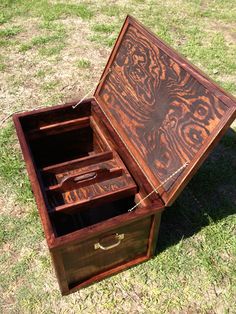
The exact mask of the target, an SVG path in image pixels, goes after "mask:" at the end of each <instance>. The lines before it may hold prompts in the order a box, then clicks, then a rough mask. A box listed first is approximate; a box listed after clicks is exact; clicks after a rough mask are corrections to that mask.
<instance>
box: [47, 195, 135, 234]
mask: <svg viewBox="0 0 236 314" xmlns="http://www.w3.org/2000/svg"><path fill="white" fill-rule="evenodd" d="M134 205H135V201H134V196H131V197H126V198H123V199H120V200H117V201H114V202H110V203H107V204H103V205H101V206H97V207H94V208H87V209H86V210H84V211H82V212H79V213H73V214H65V213H52V214H51V215H50V218H51V222H52V225H53V228H54V231H55V234H56V236H57V237H59V236H62V235H66V234H68V233H71V232H73V231H76V230H79V229H82V228H85V227H88V226H91V225H94V224H96V223H99V222H101V221H104V220H107V219H109V218H112V217H115V216H118V215H121V214H124V213H126V212H128V210H129V209H130V208H132V207H133V206H134Z"/></svg>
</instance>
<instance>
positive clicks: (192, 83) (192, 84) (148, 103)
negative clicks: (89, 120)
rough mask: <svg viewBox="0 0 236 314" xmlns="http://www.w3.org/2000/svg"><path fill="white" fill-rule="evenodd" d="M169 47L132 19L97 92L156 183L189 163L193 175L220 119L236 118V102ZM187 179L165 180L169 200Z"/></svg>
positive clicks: (217, 127) (110, 115)
mask: <svg viewBox="0 0 236 314" xmlns="http://www.w3.org/2000/svg"><path fill="white" fill-rule="evenodd" d="M163 46H164V44H163V42H161V41H159V39H157V38H156V37H154V36H153V35H152V34H151V33H148V32H147V31H146V29H145V28H144V27H142V26H141V25H139V24H138V23H137V22H135V21H134V20H133V19H132V18H130V17H129V18H128V19H127V20H126V23H125V24H124V26H123V29H122V31H121V34H120V37H119V38H118V40H117V44H116V45H115V47H114V50H113V52H112V55H111V57H110V59H109V62H108V64H107V67H106V70H105V71H104V75H106V71H107V70H108V69H110V70H111V71H110V72H109V74H108V75H107V76H106V78H105V79H104V80H102V82H101V83H100V85H99V87H98V88H97V90H96V93H95V97H96V99H97V101H98V103H99V105H100V106H101V107H102V109H103V111H104V113H105V114H106V115H107V117H108V118H109V121H110V122H111V123H112V124H113V126H114V128H115V129H116V130H117V133H119V134H120V136H121V138H122V140H123V141H124V142H125V143H126V145H127V146H128V147H129V151H130V152H131V153H132V154H133V156H135V159H136V161H137V163H138V164H139V166H140V167H141V168H142V169H143V171H144V172H145V174H146V176H147V177H148V179H149V180H150V181H151V182H152V184H153V185H154V186H158V185H159V184H160V183H161V182H164V181H165V180H166V179H168V178H169V177H170V176H171V175H172V174H173V173H174V172H175V171H177V170H178V169H179V168H180V167H181V166H183V165H184V164H185V163H186V162H188V163H189V167H186V169H185V171H184V170H182V173H183V174H184V175H185V176H186V178H187V175H188V174H190V172H191V170H192V169H191V167H192V165H195V166H196V163H195V162H196V159H197V160H200V159H201V156H202V155H203V154H204V152H205V150H207V149H208V146H210V141H209V139H214V137H216V136H217V135H218V129H219V128H222V125H221V123H220V122H222V121H224V123H227V120H229V119H230V120H231V121H232V119H233V117H232V115H233V113H234V115H235V108H234V110H233V111H232V110H231V106H232V105H233V101H232V100H231V101H230V100H229V101H226V102H224V101H222V100H220V99H219V91H220V89H219V90H217V87H215V92H212V91H211V90H209V89H208V88H206V87H205V84H203V83H202V81H203V80H204V77H203V76H201V75H200V74H198V75H195V76H194V75H192V74H190V71H188V70H186V69H184V68H183V66H182V63H181V57H179V56H178V55H177V54H176V53H175V52H174V51H173V50H171V49H169V50H168V49H167V48H166V50H164V49H163ZM160 47H161V48H160ZM164 48H165V46H164ZM167 50H168V51H167ZM173 56H175V58H174V57H173ZM176 59H178V60H179V61H178V60H176ZM189 67H190V65H189ZM224 99H225V95H224V98H223V100H224ZM227 125H228V124H227ZM182 180H183V176H181V172H179V173H178V174H177V175H176V176H174V177H173V178H172V179H171V180H168V182H166V183H165V184H164V191H165V193H164V194H163V193H162V192H163V191H162V189H160V193H161V195H162V197H163V199H164V200H165V201H166V203H168V202H169V201H171V200H170V199H169V196H170V195H171V196H172V197H173V198H174V195H173V191H174V192H176V193H178V189H176V182H178V184H177V185H179V186H182V183H181V182H182Z"/></svg>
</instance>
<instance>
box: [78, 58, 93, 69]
mask: <svg viewBox="0 0 236 314" xmlns="http://www.w3.org/2000/svg"><path fill="white" fill-rule="evenodd" d="M76 64H77V67H78V68H80V69H87V68H90V66H91V62H90V61H89V60H87V59H80V60H78V61H77V62H76Z"/></svg>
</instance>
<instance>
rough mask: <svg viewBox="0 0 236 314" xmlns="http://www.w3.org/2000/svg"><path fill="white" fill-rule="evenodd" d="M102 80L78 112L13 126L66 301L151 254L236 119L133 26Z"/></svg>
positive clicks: (183, 63) (27, 117)
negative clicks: (164, 222)
mask: <svg viewBox="0 0 236 314" xmlns="http://www.w3.org/2000/svg"><path fill="white" fill-rule="evenodd" d="M108 71H109V73H108ZM102 78H103V79H102V80H101V81H100V84H99V85H98V88H97V90H96V92H95V96H94V98H93V99H87V100H83V101H82V102H81V104H80V105H79V106H77V107H76V108H73V107H72V106H74V105H75V104H76V103H77V102H73V103H68V104H65V105H60V106H55V107H52V108H43V109H39V110H34V111H31V112H25V113H20V114H16V115H14V117H13V120H14V123H15V127H16V131H17V135H18V137H19V141H20V144H21V148H22V152H23V156H24V159H25V162H26V167H27V171H28V174H29V178H30V181H31V185H32V189H33V192H34V195H35V199H36V203H37V206H38V209H39V213H40V217H41V221H42V225H43V228H44V232H45V236H46V239H47V243H48V247H49V250H50V254H51V257H52V260H53V264H54V268H55V270H56V276H57V278H58V282H59V285H60V289H61V292H62V294H69V293H71V292H74V291H76V290H78V289H80V288H82V287H85V286H87V285H89V284H92V283H94V282H96V281H98V280H101V279H103V278H106V277H108V276H110V275H112V274H115V273H117V272H119V271H121V270H123V269H126V268H128V267H131V266H134V265H136V264H138V263H141V262H143V261H146V260H147V259H149V258H151V257H152V256H153V255H154V251H155V248H156V243H157V237H158V231H159V225H160V221H161V214H162V211H163V210H164V207H165V205H170V204H171V202H173V200H174V199H175V198H176V197H177V196H178V194H179V193H180V192H181V190H182V189H183V188H184V186H185V185H186V184H187V182H188V181H189V180H190V179H191V177H192V176H193V175H194V173H195V172H196V171H197V169H198V167H199V166H200V165H201V163H202V162H203V161H204V159H205V158H206V157H207V155H208V154H209V152H210V151H211V150H212V148H213V147H214V146H215V145H216V144H217V142H218V140H219V139H220V137H221V136H222V135H223V134H224V132H225V131H226V129H227V127H228V126H229V125H230V123H231V122H232V121H233V119H234V118H235V116H236V105H235V100H234V98H233V97H232V96H231V95H229V94H227V93H226V92H225V91H223V90H222V89H221V88H219V87H218V86H217V85H216V84H215V83H213V82H211V80H210V79H209V78H207V76H206V75H205V74H204V73H201V72H200V71H199V70H198V69H197V68H195V67H194V66H192V65H191V64H190V63H189V62H188V61H187V60H186V59H184V58H183V57H181V56H180V55H179V54H178V53H176V52H175V51H174V50H173V49H171V48H170V47H168V46H167V45H166V44H165V43H163V42H162V41H161V40H160V39H158V38H157V37H156V36H155V35H153V34H152V33H151V32H150V31H148V30H147V29H146V28H145V27H143V26H142V25H140V24H139V23H138V22H137V21H135V20H134V19H133V18H131V17H127V19H126V21H125V23H124V26H123V28H122V29H121V32H120V35H119V37H118V39H117V41H116V44H115V46H114V49H113V51H112V53H111V56H110V58H109V60H108V64H107V66H106V68H105V70H104V73H103V76H102ZM185 162H188V166H187V167H186V168H185V169H183V170H182V172H180V173H178V174H177V175H175V176H173V178H172V180H168V178H169V176H171V175H172V174H173V173H174V172H175V171H176V170H178V168H180V167H182V166H183V165H184V164H185ZM166 180H167V182H165V181H166ZM162 182H165V184H164V185H163V186H162V187H160V188H159V189H158V191H157V193H153V194H152V195H151V196H149V197H148V198H146V199H145V200H144V201H141V200H142V199H143V198H145V197H146V196H147V195H148V194H149V193H150V192H152V191H153V189H155V188H156V187H157V186H159V185H160V184H161V183H162ZM140 201H141V203H140ZM137 205H138V206H137ZM134 206H136V207H135V208H134ZM131 208H134V210H133V211H129V210H130V209H131Z"/></svg>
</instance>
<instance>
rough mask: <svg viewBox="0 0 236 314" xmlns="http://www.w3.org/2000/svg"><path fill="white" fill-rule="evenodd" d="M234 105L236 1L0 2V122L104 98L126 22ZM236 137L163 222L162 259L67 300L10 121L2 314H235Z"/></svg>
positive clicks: (0, 149)
mask: <svg viewBox="0 0 236 314" xmlns="http://www.w3.org/2000/svg"><path fill="white" fill-rule="evenodd" d="M128 13H129V14H131V15H133V16H134V17H136V18H137V19H139V20H140V21H142V22H143V23H144V24H145V25H146V26H148V27H150V28H151V29H152V30H153V31H154V32H155V33H156V34H157V35H159V36H160V37H161V38H162V39H163V40H165V41H166V42H168V43H169V44H171V45H172V46H173V47H174V48H175V49H177V50H178V51H179V52H181V53H182V54H183V55H184V56H186V57H187V58H188V59H190V60H191V61H192V62H193V63H195V64H196V65H197V66H199V67H200V68H201V69H202V70H203V71H205V72H206V73H207V74H208V75H209V76H211V77H212V78H213V79H214V80H215V81H216V82H217V83H219V84H220V85H221V86H223V87H224V88H225V89H226V90H227V91H229V92H231V93H232V94H234V95H236V6H235V1H233V0H231V1H230V0H228V1H227V0H204V1H203V0H202V1H200V0H188V1H187V0H185V1H184V0H175V1H174V0H160V1H154V0H150V1H138V0H136V1H135V0H117V1H107V0H103V1H99V0H94V1H89V0H87V1H75V0H74V1H73V0H71V1H65V0H64V2H63V1H46V0H44V1H39V0H38V1H36V0H32V1H28V0H15V1H11V0H1V1H0V121H1V120H2V119H5V118H6V117H7V116H8V115H9V114H11V113H12V112H14V111H18V110H22V109H32V108H35V107H38V106H51V105H53V104H59V103H64V102H66V101H69V100H74V99H79V98H81V97H83V96H84V95H85V94H86V93H88V91H89V90H90V89H91V88H92V87H95V86H96V82H98V81H99V77H100V75H101V73H102V70H103V67H104V65H105V64H106V61H107V59H108V56H109V54H110V51H111V48H112V45H113V43H114V40H115V39H116V37H117V34H118V32H119V29H120V27H121V25H122V23H123V20H124V18H125V16H126V14H128ZM235 131H236V125H235V124H234V125H232V128H231V130H229V131H228V132H227V134H226V135H225V136H224V138H223V139H222V140H221V142H220V144H219V145H218V146H217V148H216V149H215V150H214V152H213V153H212V154H211V155H210V157H209V158H208V159H207V161H206V162H205V163H204V165H203V166H202V167H201V169H200V170H199V171H198V173H197V175H195V177H194V178H193V179H192V181H191V182H190V183H189V185H188V187H187V188H186V189H185V190H184V192H183V193H182V194H181V196H180V197H179V198H178V200H177V201H176V202H175V204H174V205H173V206H172V207H171V208H169V209H167V210H166V211H165V213H164V215H163V221H162V225H161V230H160V237H159V240H158V241H159V242H158V252H157V256H156V257H155V258H154V259H152V260H150V261H149V262H147V263H144V264H141V265H139V266H137V267H134V268H132V269H130V270H128V271H125V272H123V273H121V274H118V275H117V276H114V277H112V278H109V279H106V280H104V281H102V282H100V283H98V284H95V285H93V286H90V287H88V288H86V289H83V290H81V291H79V292H77V293H75V294H73V295H70V296H67V297H61V295H60V292H59V288H58V284H57V281H56V278H55V274H54V271H53V268H52V264H51V261H50V257H49V253H48V250H47V246H46V241H45V239H44V235H43V231H42V228H41V224H40V220H39V216H38V212H37V209H36V205H35V202H34V198H33V195H32V192H31V189H30V184H29V182H28V179H27V175H26V169H25V165H24V162H23V160H22V156H21V152H20V148H19V144H18V141H17V139H16V134H15V131H14V127H13V124H12V122H11V119H9V120H7V121H6V122H5V123H4V124H3V125H1V130H0V311H1V313H4V314H5V313H24V314H25V313H86V314H87V313H102V314H105V313H158V314H159V313H219V314H221V313H235V312H236V215H235V213H236V192H235V182H236V159H235V158H236V157H235V156H236V154H235V152H236V134H235Z"/></svg>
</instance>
